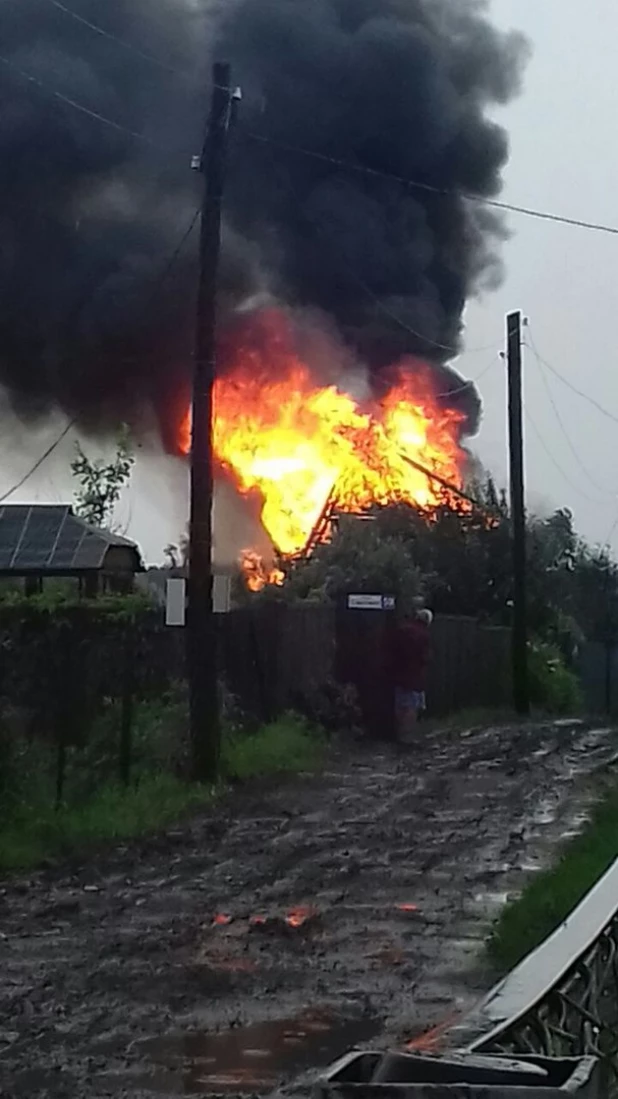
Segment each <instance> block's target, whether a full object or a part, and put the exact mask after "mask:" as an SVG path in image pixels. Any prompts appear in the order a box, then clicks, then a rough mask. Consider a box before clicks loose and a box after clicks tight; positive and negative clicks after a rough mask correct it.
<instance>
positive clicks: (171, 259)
mask: <svg viewBox="0 0 618 1099" xmlns="http://www.w3.org/2000/svg"><path fill="white" fill-rule="evenodd" d="M199 215H200V209H199V208H198V209H197V210H195V211H194V212H193V214H192V217H191V221H190V223H189V225H188V226H187V228H186V230H185V232H184V233H183V235H182V237H181V239H180V241H179V242H178V244H177V245H176V248H175V249H174V251H173V252H172V254H171V256H170V257H169V259H167V260H166V262H165V264H164V266H163V268H162V271H161V274H160V276H159V278H158V279H156V281H155V283H154V286H153V289H152V293H151V294H150V295H149V296H148V299H147V306H146V307H147V308H150V306H151V305H152V302H153V301H154V300H155V298H156V296H157V294H158V293H159V290H160V289H161V287H162V285H163V283H164V282H165V280H166V279H167V277H168V275H169V273H170V271H171V270H172V268H173V266H174V264H175V263H176V261H177V259H178V257H179V256H180V254H181V252H182V250H183V248H184V246H185V244H186V242H187V240H188V239H189V237H190V235H191V232H192V231H193V229H194V227H195V225H196V223H197V220H198V218H199ZM97 290H98V284H97V285H96V286H95V287H93V289H92V291H91V292H90V294H89V295H88V298H87V300H86V301H85V302H84V303H82V309H84V308H85V307H86V305H87V304H88V303H89V302H91V301H92V299H93V297H94V295H95V294H96V292H97ZM66 361H67V357H66V356H65V358H64V359H63V360H62V362H61V363H60V366H59V369H61V368H62V366H63V365H64V364H65V363H66ZM127 361H130V360H127ZM75 423H76V420H75V419H72V420H70V421H69V423H68V424H67V425H66V427H65V428H64V430H63V431H62V432H61V433H60V435H59V436H58V438H57V439H56V440H55V442H53V443H52V444H51V446H49V447H48V448H47V450H46V451H45V452H44V453H43V454H42V455H41V456H40V458H37V460H36V462H35V463H34V465H33V466H31V468H30V469H29V470H28V472H27V473H25V474H24V476H23V477H22V478H21V480H19V481H18V482H17V484H15V485H13V486H12V488H10V489H8V491H7V492H5V493H4V495H2V496H0V504H2V503H3V502H4V501H5V500H8V498H9V496H12V495H13V493H15V492H17V491H18V490H19V489H20V488H22V486H23V485H25V483H26V481H28V480H30V478H31V477H32V476H33V475H34V474H35V473H36V472H37V470H39V469H40V468H41V466H42V465H43V464H44V462H46V461H47V459H48V458H49V457H50V455H51V454H53V452H54V451H55V450H56V449H57V447H59V446H60V444H61V442H62V441H63V440H64V439H65V438H66V436H67V435H68V433H69V431H70V430H71V428H72V427H74V426H75Z"/></svg>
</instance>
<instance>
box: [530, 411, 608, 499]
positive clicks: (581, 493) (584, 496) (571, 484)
mask: <svg viewBox="0 0 618 1099" xmlns="http://www.w3.org/2000/svg"><path fill="white" fill-rule="evenodd" d="M524 412H525V415H526V420H527V421H528V423H529V425H530V427H531V428H532V430H533V432H534V434H535V435H536V437H537V439H538V441H539V443H540V444H541V446H542V448H543V450H544V451H545V453H546V455H547V457H548V458H549V460H550V462H551V463H552V465H553V466H554V467H555V469H557V471H558V473H559V474H560V476H561V477H562V478H563V480H564V481H565V482H566V484H567V485H568V486H569V488H571V489H572V490H573V492H576V493H577V495H578V496H581V497H582V499H584V500H587V501H588V503H589V504H594V505H595V506H598V505H600V504H602V503H603V501H601V500H593V499H592V497H591V496H589V495H588V493H587V492H584V491H583V489H581V488H579V486H578V485H576V484H575V483H574V481H572V480H571V478H570V477H569V475H568V474H567V473H565V471H564V469H563V468H562V466H561V465H560V463H559V461H558V460H557V458H556V457H555V456H554V455H553V454H552V452H551V450H550V449H549V447H548V445H547V443H546V442H545V439H544V437H543V433H542V432H541V431H540V430H539V428H538V427H537V425H536V423H535V422H534V420H533V418H532V415H531V413H530V411H529V409H528V408H527V407H526V406H524Z"/></svg>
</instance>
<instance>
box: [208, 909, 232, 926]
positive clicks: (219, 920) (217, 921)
mask: <svg viewBox="0 0 618 1099" xmlns="http://www.w3.org/2000/svg"><path fill="white" fill-rule="evenodd" d="M212 922H213V925H214V926H215V927H227V926H228V924H230V923H231V922H232V917H231V916H228V915H227V914H226V913H225V912H218V913H217V915H216V916H214V917H213V921H212Z"/></svg>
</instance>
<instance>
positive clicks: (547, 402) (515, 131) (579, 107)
mask: <svg viewBox="0 0 618 1099" xmlns="http://www.w3.org/2000/svg"><path fill="white" fill-rule="evenodd" d="M492 7H493V12H494V19H495V21H496V22H497V23H498V24H500V25H503V26H505V27H516V28H518V29H521V30H523V31H524V32H525V33H526V34H527V35H528V37H529V38H530V40H531V43H532V46H533V51H534V52H533V56H532V58H531V61H530V63H529V66H528V69H527V73H526V77H525V87H524V91H523V94H522V96H521V97H520V99H519V100H517V101H516V102H515V103H514V104H512V105H511V106H509V107H508V109H506V110H504V111H503V112H501V114H500V116H499V117H500V121H501V122H502V123H503V124H504V125H505V126H506V127H507V128H508V130H509V133H510V138H511V160H510V163H509V165H508V168H507V170H506V176H505V178H506V187H505V191H504V194H503V196H502V197H503V198H504V200H505V201H507V202H512V203H516V204H517V205H524V206H530V207H535V208H537V209H542V210H547V211H552V212H554V213H559V214H563V215H565V216H568V217H574V218H581V219H584V220H589V221H598V222H605V223H608V224H610V225H617V226H618V141H617V138H616V104H617V102H618V74H617V73H616V68H615V42H616V36H617V34H618V5H616V0H595V3H594V19H593V18H592V17H590V15H589V11H588V9H586V8H582V4H581V0H493V5H492ZM509 227H510V230H511V232H512V238H511V240H510V241H508V242H507V243H506V244H505V246H504V250H503V256H504V262H505V268H506V278H505V281H504V284H503V286H502V287H501V289H500V290H499V291H497V292H495V293H492V294H491V295H489V296H487V297H486V298H485V299H484V300H483V301H482V302H475V303H472V304H471V305H470V307H469V309H468V313H467V322H468V331H467V335H466V345H467V348H468V349H469V350H468V351H467V352H466V353H465V354H464V355H463V356H462V358H461V359H460V361H459V364H458V365H459V367H460V369H461V370H462V372H463V373H465V375H466V376H468V377H471V378H477V377H479V375H481V374H483V377H482V378H481V380H480V382H479V388H480V390H481V393H482V396H483V400H484V407H485V411H484V421H483V426H482V430H481V434H480V436H479V438H478V439H477V440H476V441H475V443H474V446H475V449H476V450H477V451H478V453H479V454H480V456H481V458H482V459H483V461H484V462H485V463H486V465H487V466H488V467H489V468H490V469H491V470H493V471H494V473H495V474H496V477H497V479H498V481H499V482H501V483H504V481H505V478H506V450H505V448H506V441H505V440H506V422H505V409H506V396H505V384H504V381H505V369H504V364H503V362H502V361H500V359H499V358H498V352H499V351H500V350H501V349H502V348H503V344H504V315H505V313H506V312H507V311H508V310H510V309H514V308H521V309H522V311H523V312H524V313H525V315H526V316H527V317H529V319H530V332H531V335H532V338H533V340H534V343H535V345H536V348H537V350H538V351H539V352H540V355H541V356H542V357H543V358H544V359H545V360H546V361H547V362H549V363H550V364H551V365H553V366H555V367H556V369H557V370H559V371H560V372H561V373H562V374H564V376H565V377H566V378H568V379H569V380H570V381H571V382H572V383H573V384H574V385H575V386H577V387H578V388H580V389H582V390H584V391H585V392H587V393H588V394H590V396H591V397H593V398H594V399H595V400H597V401H598V402H599V403H600V404H601V405H602V406H603V407H604V408H605V409H607V410H608V411H611V412H613V413H615V415H616V416H617V417H618V372H617V369H616V346H615V326H616V321H617V319H618V237H612V236H610V235H606V234H601V233H594V232H590V231H586V230H583V229H577V228H570V227H568V226H563V225H557V224H552V223H549V222H547V223H545V222H541V221H537V220H533V219H530V218H527V217H522V216H519V215H514V214H513V215H510V216H509ZM528 338H529V337H527V339H528ZM479 348H483V349H484V350H475V349H479ZM488 348H489V349H488ZM490 364H492V365H490ZM543 377H544V375H543V373H542V368H541V367H540V366H539V365H538V362H537V361H536V360H535V357H534V355H533V353H532V352H531V351H528V350H526V351H525V399H526V404H527V406H528V409H529V415H530V417H531V420H532V422H533V423H534V425H535V427H536V430H537V431H538V432H539V433H540V435H541V436H542V440H543V442H544V444H545V445H544V447H543V445H542V443H541V442H540V441H539V438H538V436H537V435H535V433H534V429H533V428H532V427H531V425H530V423H527V424H526V454H527V480H528V489H529V494H530V495H529V499H530V503H531V505H532V506H534V507H544V508H547V509H549V508H554V507H560V506H568V507H570V508H571V509H572V510H573V511H574V513H575V518H576V525H577V527H578V529H579V530H580V531H581V532H582V533H583V534H584V535H585V536H586V537H587V538H588V539H589V540H591V541H593V542H605V541H606V540H607V539H608V537H609V536H610V535H611V541H612V546H613V549H614V551H615V552H618V486H617V485H616V478H615V467H616V458H615V453H616V450H617V449H618V448H617V447H616V440H617V439H618V424H616V423H613V422H612V421H611V420H610V419H608V418H606V417H605V416H603V415H602V414H601V413H600V412H598V411H597V410H596V409H594V408H593V407H592V406H591V405H590V404H588V403H587V402H586V401H584V400H582V399H581V398H579V397H577V396H575V395H574V394H573V393H572V392H570V391H569V390H568V389H567V388H566V387H565V386H564V385H562V383H561V382H560V381H558V380H557V378H556V377H555V376H554V375H552V374H550V373H549V372H547V371H546V372H545V379H546V382H547V385H548V387H549V393H548V391H547V388H546V386H545V382H544V380H543ZM549 394H551V398H550V395H549ZM552 399H553V402H554V404H555V409H554V408H553V407H552ZM556 410H557V414H556ZM559 419H560V420H561V421H562V424H563V427H561V426H560V422H559ZM57 431H58V426H57V425H51V426H50V428H49V433H48V432H47V431H45V432H43V433H42V434H41V437H40V440H39V439H35V440H34V441H33V440H32V438H31V437H28V440H27V442H28V445H27V449H26V448H24V450H23V451H21V450H20V451H17V450H15V451H14V448H13V444H12V443H11V444H9V445H7V447H6V449H5V453H4V456H3V459H4V460H3V461H2V470H1V473H0V486H3V487H5V488H6V487H8V486H9V485H10V484H11V483H12V482H13V481H14V480H15V479H16V477H18V476H19V475H20V474H22V473H24V472H25V471H26V470H27V469H28V467H29V466H30V465H31V464H32V454H33V453H39V448H38V444H39V442H40V444H41V449H44V447H45V440H46V438H49V439H50V440H51V439H53V437H54V435H55V434H57ZM568 440H570V444H569V441H568ZM71 447H72V442H71V440H67V441H66V443H65V445H64V446H63V447H62V448H61V449H60V450H59V451H58V452H57V453H56V454H55V455H54V458H53V460H50V462H48V463H46V464H45V466H44V467H43V468H42V470H41V473H40V474H39V475H38V476H37V477H35V478H32V479H31V480H30V481H29V482H28V484H27V486H25V487H24V489H23V490H22V492H21V493H20V494H17V495H16V496H14V497H12V499H13V500H15V501H17V500H19V499H29V500H33V499H38V500H41V501H44V500H50V501H59V500H61V499H63V500H66V499H67V495H68V493H69V492H70V486H69V483H68V480H67V478H66V474H65V471H66V469H67V466H68V463H69V461H70V455H71ZM590 478H591V479H592V481H591V480H590ZM185 480H186V479H185V475H184V471H183V469H182V467H180V466H179V465H178V464H176V463H171V462H169V461H167V460H164V459H161V460H159V461H157V462H156V463H153V462H151V461H149V462H148V463H146V462H144V461H140V462H139V463H138V470H137V473H136V476H135V477H134V480H133V484H132V488H131V492H130V494H129V496H128V498H127V499H126V500H124V501H123V505H122V508H121V515H120V519H121V522H123V523H124V524H128V530H129V533H130V535H132V536H133V537H135V538H136V539H137V540H138V541H139V542H140V543H141V545H142V547H143V549H144V551H145V553H146V555H147V557H148V558H149V559H150V560H161V558H162V548H163V546H164V545H165V544H166V542H168V541H169V540H170V539H174V538H177V537H178V534H179V532H180V530H181V529H182V527H183V525H184V516H185V514H186V492H185ZM593 482H594V483H593ZM595 483H596V486H597V487H595Z"/></svg>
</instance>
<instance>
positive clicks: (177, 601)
mask: <svg viewBox="0 0 618 1099" xmlns="http://www.w3.org/2000/svg"><path fill="white" fill-rule="evenodd" d="M231 599H232V578H231V576H229V575H227V574H225V573H216V574H215V576H214V577H213V581H212V607H213V611H214V612H215V614H227V612H228V611H229V610H230V605H231ZM186 619H187V581H186V580H185V579H183V578H182V577H174V578H173V579H172V580H168V581H167V584H166V591H165V625H166V626H184V625H186Z"/></svg>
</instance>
